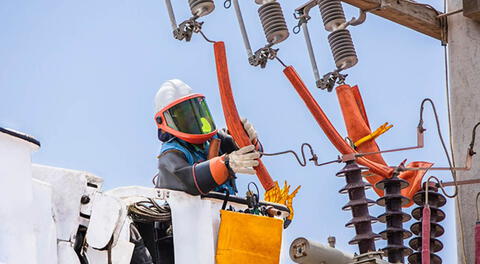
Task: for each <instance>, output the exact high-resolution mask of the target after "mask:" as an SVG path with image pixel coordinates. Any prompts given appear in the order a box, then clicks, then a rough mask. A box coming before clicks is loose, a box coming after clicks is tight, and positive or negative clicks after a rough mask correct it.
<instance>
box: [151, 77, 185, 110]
mask: <svg viewBox="0 0 480 264" xmlns="http://www.w3.org/2000/svg"><path fill="white" fill-rule="evenodd" d="M190 94H193V89H192V88H191V87H190V86H188V84H186V83H184V82H183V81H181V80H179V79H172V80H168V81H166V82H164V83H163V84H162V85H161V86H160V89H158V92H157V94H156V95H155V112H158V111H160V110H162V109H163V108H164V107H165V106H167V105H169V104H170V103H172V102H174V101H175V100H177V99H179V98H181V97H184V96H187V95H190Z"/></svg>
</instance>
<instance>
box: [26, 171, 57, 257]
mask: <svg viewBox="0 0 480 264" xmlns="http://www.w3.org/2000/svg"><path fill="white" fill-rule="evenodd" d="M52 195H53V193H52V186H51V185H50V184H48V183H46V182H42V181H39V180H37V179H33V201H34V204H35V206H33V211H32V212H33V215H34V217H32V219H33V229H34V233H35V238H36V245H37V262H38V263H58V262H57V228H56V226H55V218H54V215H53V208H52Z"/></svg>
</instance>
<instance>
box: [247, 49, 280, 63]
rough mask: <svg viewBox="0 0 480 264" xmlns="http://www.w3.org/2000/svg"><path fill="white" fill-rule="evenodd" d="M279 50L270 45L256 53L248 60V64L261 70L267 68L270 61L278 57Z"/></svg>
mask: <svg viewBox="0 0 480 264" xmlns="http://www.w3.org/2000/svg"><path fill="white" fill-rule="evenodd" d="M278 50H279V49H274V48H272V47H271V46H270V45H266V46H265V47H263V48H261V49H259V50H257V51H255V53H254V54H253V55H252V56H250V57H249V58H248V62H249V63H250V65H252V66H259V65H260V68H262V69H263V68H265V67H266V66H267V62H268V60H273V59H275V58H276V57H277V53H278Z"/></svg>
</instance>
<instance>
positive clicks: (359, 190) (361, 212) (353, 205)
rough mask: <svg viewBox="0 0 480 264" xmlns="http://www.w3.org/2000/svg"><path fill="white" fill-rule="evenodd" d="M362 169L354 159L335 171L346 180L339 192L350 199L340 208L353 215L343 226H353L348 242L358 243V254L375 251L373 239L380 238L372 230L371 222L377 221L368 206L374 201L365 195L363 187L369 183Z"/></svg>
mask: <svg viewBox="0 0 480 264" xmlns="http://www.w3.org/2000/svg"><path fill="white" fill-rule="evenodd" d="M362 169H365V168H360V167H359V166H358V165H357V163H356V162H355V161H347V162H346V165H345V167H344V168H343V169H342V170H341V171H339V172H338V173H337V176H338V177H345V180H346V182H347V185H345V187H343V188H342V189H341V190H340V191H339V192H340V193H342V194H345V193H348V198H349V200H350V201H349V202H348V203H347V204H346V205H345V206H343V207H342V210H344V211H347V210H351V211H352V216H353V218H352V220H350V221H349V222H348V223H347V224H346V225H345V226H346V227H355V232H356V236H355V237H354V238H353V239H352V240H350V242H349V244H350V245H355V244H358V248H359V253H360V254H364V253H367V252H374V251H376V249H375V240H378V239H379V238H380V236H379V235H378V234H375V233H374V232H373V231H372V223H374V222H377V218H375V217H373V216H371V215H370V213H369V211H368V207H369V206H372V205H374V204H375V202H374V201H373V200H370V199H367V198H366V196H365V189H366V188H369V187H371V185H370V184H368V183H366V182H364V181H363V178H362Z"/></svg>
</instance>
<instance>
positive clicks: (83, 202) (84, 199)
mask: <svg viewBox="0 0 480 264" xmlns="http://www.w3.org/2000/svg"><path fill="white" fill-rule="evenodd" d="M80 202H81V203H82V204H88V203H89V202H90V197H88V196H87V195H84V196H82V198H81V199H80Z"/></svg>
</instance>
